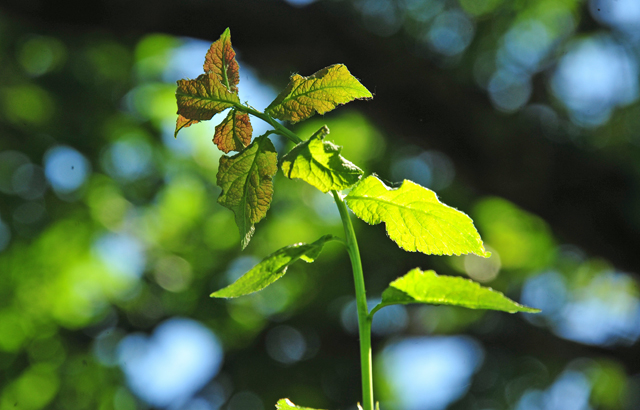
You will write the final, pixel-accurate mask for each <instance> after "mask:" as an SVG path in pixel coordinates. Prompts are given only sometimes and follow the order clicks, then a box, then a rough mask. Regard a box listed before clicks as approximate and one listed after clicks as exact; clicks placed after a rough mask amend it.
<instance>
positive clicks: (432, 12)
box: [399, 0, 445, 23]
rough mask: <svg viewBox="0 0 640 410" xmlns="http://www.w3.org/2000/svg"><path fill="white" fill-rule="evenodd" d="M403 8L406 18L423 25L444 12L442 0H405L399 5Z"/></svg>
mask: <svg viewBox="0 0 640 410" xmlns="http://www.w3.org/2000/svg"><path fill="white" fill-rule="evenodd" d="M399 5H402V6H404V7H405V11H406V12H407V14H408V16H407V17H408V18H411V19H414V20H416V21H419V22H421V23H425V22H427V21H428V20H430V19H432V18H433V17H435V16H437V15H438V14H440V13H441V12H442V10H444V6H445V2H444V0H405V1H404V2H402V3H399Z"/></svg>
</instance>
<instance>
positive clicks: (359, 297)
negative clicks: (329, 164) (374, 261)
mask: <svg viewBox="0 0 640 410" xmlns="http://www.w3.org/2000/svg"><path fill="white" fill-rule="evenodd" d="M331 194H332V195H333V199H334V200H335V202H336V205H337V206H338V210H339V211H340V218H341V219H342V225H343V226H344V233H345V236H346V239H347V252H348V253H349V258H350V259H351V267H352V270H353V279H354V282H355V288H356V306H357V308H358V330H359V334H360V370H361V377H362V408H363V410H373V374H372V373H373V372H372V364H371V363H372V357H371V316H369V308H368V306H367V295H366V291H365V287H364V275H363V274H362V262H361V260H360V250H359V249H358V241H357V239H356V233H355V231H354V230H353V225H352V224H351V219H350V218H349V211H348V210H347V206H346V205H345V203H344V201H343V200H342V197H340V194H339V193H337V192H336V191H331Z"/></svg>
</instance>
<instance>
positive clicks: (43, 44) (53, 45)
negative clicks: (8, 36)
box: [18, 36, 67, 77]
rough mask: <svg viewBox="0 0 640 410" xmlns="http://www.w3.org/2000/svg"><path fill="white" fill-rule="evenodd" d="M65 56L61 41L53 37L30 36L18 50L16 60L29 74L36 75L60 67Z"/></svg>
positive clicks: (64, 48) (65, 52)
mask: <svg viewBox="0 0 640 410" xmlns="http://www.w3.org/2000/svg"><path fill="white" fill-rule="evenodd" d="M66 57H67V50H66V47H65V45H64V43H63V42H61V41H60V40H58V39H56V38H53V37H46V36H30V37H29V38H27V39H26V40H25V41H24V43H23V44H22V46H21V47H20V50H19V52H18V61H19V62H20V65H22V68H23V69H24V70H25V71H26V72H27V73H28V74H29V75H31V76H34V77H37V76H41V75H43V74H46V73H48V72H49V71H52V70H55V69H56V68H58V67H60V66H61V65H62V64H63V63H64V61H65V60H66Z"/></svg>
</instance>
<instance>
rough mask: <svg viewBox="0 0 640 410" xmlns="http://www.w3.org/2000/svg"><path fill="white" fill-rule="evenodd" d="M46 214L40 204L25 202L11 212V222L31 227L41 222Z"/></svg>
mask: <svg viewBox="0 0 640 410" xmlns="http://www.w3.org/2000/svg"><path fill="white" fill-rule="evenodd" d="M46 213H47V210H46V208H45V207H44V205H43V204H42V203H40V202H25V203H23V204H21V205H19V206H18V207H16V209H14V210H13V220H14V222H17V223H18V224H22V225H31V224H36V223H38V222H41V221H42V220H43V219H44V217H45V215H46Z"/></svg>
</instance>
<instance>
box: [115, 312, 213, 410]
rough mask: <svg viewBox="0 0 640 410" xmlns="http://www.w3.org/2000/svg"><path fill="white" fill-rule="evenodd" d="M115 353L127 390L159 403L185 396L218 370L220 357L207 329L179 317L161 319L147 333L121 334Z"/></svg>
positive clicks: (177, 401) (173, 400)
mask: <svg viewBox="0 0 640 410" xmlns="http://www.w3.org/2000/svg"><path fill="white" fill-rule="evenodd" d="M118 356H119V362H120V366H121V367H122V369H123V371H124V373H125V375H126V377H127V383H128V385H129V387H130V388H131V390H132V391H133V392H134V393H135V394H136V395H137V396H138V397H140V398H141V399H143V400H144V401H146V402H147V403H149V404H151V405H153V406H160V407H166V406H170V405H172V404H174V403H175V404H177V403H180V402H182V401H184V400H187V399H189V398H190V397H191V396H192V395H193V394H194V393H195V392H197V391H198V390H199V389H200V388H202V386H204V385H205V384H206V383H207V382H208V381H209V380H210V379H211V378H212V377H213V376H215V375H216V374H217V373H218V369H219V368H220V365H221V363H222V357H223V356H222V349H221V347H220V344H219V342H218V340H217V338H216V336H215V335H214V334H213V333H212V332H211V331H210V330H209V329H207V328H205V327H204V326H203V325H201V324H200V323H198V322H196V321H194V320H191V319H182V318H174V319H169V320H167V321H165V322H163V323H162V324H160V325H159V326H158V327H157V328H156V329H155V331H154V333H153V335H151V336H150V337H147V336H145V335H143V334H140V333H134V334H131V335H129V336H127V337H125V338H124V339H123V340H122V341H121V342H120V344H119V347H118Z"/></svg>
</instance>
